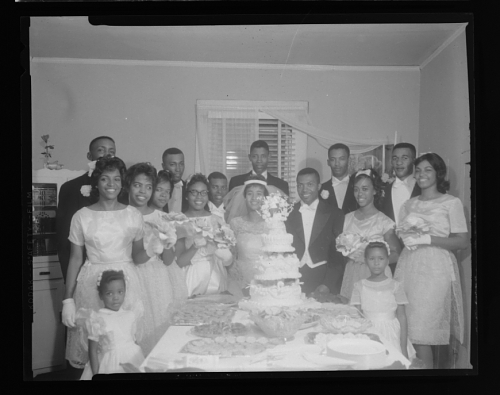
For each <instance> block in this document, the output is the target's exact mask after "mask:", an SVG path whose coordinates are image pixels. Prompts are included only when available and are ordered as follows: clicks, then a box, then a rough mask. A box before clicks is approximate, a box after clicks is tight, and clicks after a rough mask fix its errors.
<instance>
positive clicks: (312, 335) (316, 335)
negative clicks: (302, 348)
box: [304, 332, 382, 348]
mask: <svg viewBox="0 0 500 395" xmlns="http://www.w3.org/2000/svg"><path fill="white" fill-rule="evenodd" d="M334 339H365V340H373V341H377V342H379V343H382V342H381V341H380V338H379V337H378V336H377V335H375V334H373V333H357V334H354V333H325V332H309V333H308V334H307V335H306V336H305V337H304V341H305V343H306V344H316V345H318V346H320V347H322V348H325V347H326V344H327V343H328V342H329V341H330V340H334Z"/></svg>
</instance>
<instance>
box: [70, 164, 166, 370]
mask: <svg viewBox="0 0 500 395" xmlns="http://www.w3.org/2000/svg"><path fill="white" fill-rule="evenodd" d="M125 171H126V168H125V164H124V163H123V161H122V160H121V159H119V158H117V157H109V156H108V157H103V158H100V159H99V160H98V161H97V162H96V165H95V170H94V171H93V173H92V176H91V181H90V182H91V194H93V195H95V196H98V201H97V203H95V204H93V205H91V206H89V207H84V208H82V209H81V210H79V211H77V212H76V213H75V215H74V216H73V218H72V220H71V227H70V234H69V240H70V242H71V255H70V260H69V266H68V275H67V278H66V292H65V299H64V300H63V311H62V320H63V323H64V325H66V326H67V327H68V338H67V344H66V359H67V360H68V361H69V362H70V364H71V365H72V366H73V367H76V368H80V369H83V368H84V366H85V364H86V363H87V362H88V347H87V346H88V342H87V337H86V335H85V333H84V331H83V330H82V328H80V327H76V325H75V313H76V311H77V310H78V309H80V308H87V309H92V310H94V311H97V310H99V309H100V308H101V307H102V301H101V299H100V298H99V294H98V292H97V289H96V282H97V277H98V275H99V273H101V272H103V271H104V270H110V269H113V270H122V271H123V272H124V274H125V275H126V276H127V277H128V281H127V293H126V295H125V298H124V301H123V308H124V309H126V310H130V309H132V308H134V306H138V305H142V300H141V286H140V282H139V278H138V276H137V269H136V266H135V264H140V263H144V262H147V261H148V260H149V259H150V257H152V256H155V255H156V252H155V250H156V249H158V248H161V249H163V245H162V242H161V241H160V240H159V239H157V241H156V242H154V243H151V248H150V249H149V250H148V252H146V250H145V249H144V242H143V240H142V238H143V234H144V230H143V227H144V222H143V220H142V215H141V213H140V212H139V211H138V210H137V209H136V208H134V207H132V206H126V205H124V204H121V203H119V202H118V200H117V198H118V194H119V193H120V192H121V190H122V179H123V177H124V175H125ZM84 253H85V254H86V259H85V264H84V259H83V258H84ZM138 331H139V332H140V331H141V327H138Z"/></svg>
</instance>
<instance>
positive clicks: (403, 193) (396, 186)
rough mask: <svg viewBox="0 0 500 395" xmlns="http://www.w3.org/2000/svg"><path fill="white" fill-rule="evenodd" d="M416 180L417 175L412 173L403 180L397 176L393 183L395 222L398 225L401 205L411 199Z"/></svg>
mask: <svg viewBox="0 0 500 395" xmlns="http://www.w3.org/2000/svg"><path fill="white" fill-rule="evenodd" d="M415 182H416V180H415V177H413V175H410V176H408V177H406V178H405V179H404V180H403V181H402V180H400V179H399V178H397V177H396V180H394V182H393V183H392V188H391V194H392V208H393V209H394V220H395V221H394V222H396V225H398V222H399V211H400V210H401V206H402V205H403V204H404V202H406V201H407V200H408V199H410V197H411V193H412V192H413V188H414V187H415Z"/></svg>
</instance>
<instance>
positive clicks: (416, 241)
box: [403, 235, 431, 250]
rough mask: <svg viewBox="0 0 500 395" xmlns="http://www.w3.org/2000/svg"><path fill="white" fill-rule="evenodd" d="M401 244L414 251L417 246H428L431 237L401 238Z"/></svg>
mask: <svg viewBox="0 0 500 395" xmlns="http://www.w3.org/2000/svg"><path fill="white" fill-rule="evenodd" d="M403 242H404V243H405V246H406V247H407V248H408V249H410V250H414V249H415V248H417V246H418V245H426V244H427V245H430V244H431V235H421V236H406V237H403Z"/></svg>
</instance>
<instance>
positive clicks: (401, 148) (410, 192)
mask: <svg viewBox="0 0 500 395" xmlns="http://www.w3.org/2000/svg"><path fill="white" fill-rule="evenodd" d="M416 154H417V151H416V149H415V146H414V145H413V144H410V143H399V144H396V145H395V146H394V148H393V149H392V157H391V163H392V168H393V170H394V173H395V174H396V178H395V180H394V182H393V183H392V184H387V185H386V186H385V187H384V199H383V201H382V210H381V211H382V212H383V213H384V214H385V215H387V216H388V217H389V218H390V219H392V220H393V221H394V222H396V225H398V223H399V211H400V209H401V206H402V205H403V204H404V202H406V201H407V200H408V199H411V198H413V197H415V196H418V195H420V187H419V186H418V185H417V183H416V181H415V178H414V177H413V163H414V162H415V157H416ZM403 247H404V245H403V243H402V242H401V248H403ZM389 267H390V268H391V270H392V273H393V274H394V271H395V270H396V263H391V264H389Z"/></svg>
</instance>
